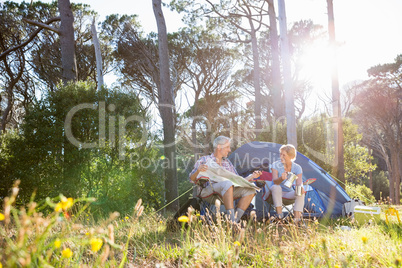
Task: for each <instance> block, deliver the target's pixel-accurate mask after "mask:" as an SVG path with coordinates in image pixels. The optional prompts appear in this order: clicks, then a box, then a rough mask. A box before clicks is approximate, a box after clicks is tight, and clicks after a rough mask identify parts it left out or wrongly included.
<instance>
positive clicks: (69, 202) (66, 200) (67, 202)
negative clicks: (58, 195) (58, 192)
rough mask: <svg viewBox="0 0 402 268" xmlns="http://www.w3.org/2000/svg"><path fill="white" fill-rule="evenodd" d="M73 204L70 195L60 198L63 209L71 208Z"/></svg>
mask: <svg viewBox="0 0 402 268" xmlns="http://www.w3.org/2000/svg"><path fill="white" fill-rule="evenodd" d="M73 204H74V199H72V198H71V197H69V198H65V197H64V198H62V199H61V205H62V207H63V209H64V210H67V209H69V208H71V207H72V206H73Z"/></svg>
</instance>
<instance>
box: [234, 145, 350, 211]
mask: <svg viewBox="0 0 402 268" xmlns="http://www.w3.org/2000/svg"><path fill="white" fill-rule="evenodd" d="M280 147H281V144H276V143H271V142H258V141H254V142H250V143H247V144H245V145H243V146H241V147H240V148H238V149H237V150H235V151H234V152H233V153H231V154H230V156H229V160H230V161H231V162H232V163H233V165H234V166H235V167H236V169H237V171H238V173H239V174H240V175H242V176H246V175H248V174H250V173H251V172H253V171H254V170H256V169H258V168H260V167H264V166H268V165H269V169H270V168H271V164H272V163H273V162H275V161H277V160H279V148H280ZM295 162H296V163H297V164H299V165H300V166H301V167H302V168H303V182H304V181H306V180H307V179H311V178H315V179H316V181H315V182H314V183H312V184H310V185H307V186H306V187H305V190H306V191H307V193H306V199H305V205H304V210H305V212H306V213H304V216H310V217H322V216H324V215H327V214H328V213H330V214H329V216H330V217H339V216H342V206H343V204H344V203H345V202H347V201H349V200H350V197H349V196H348V194H347V193H346V192H345V190H344V189H343V188H342V187H341V186H340V185H339V184H338V183H337V182H336V181H335V180H334V179H333V178H332V177H331V176H330V175H329V174H328V173H327V172H325V171H324V170H323V169H322V168H321V167H320V166H318V165H317V164H316V163H314V162H313V161H312V160H310V159H309V158H308V157H306V156H304V155H303V154H301V153H299V152H298V153H297V156H296V160H295ZM262 206H264V204H263V201H262V198H261V193H259V194H257V198H256V208H257V210H258V209H261V207H262Z"/></svg>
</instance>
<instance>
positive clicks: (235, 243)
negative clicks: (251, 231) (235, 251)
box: [233, 241, 241, 247]
mask: <svg viewBox="0 0 402 268" xmlns="http://www.w3.org/2000/svg"><path fill="white" fill-rule="evenodd" d="M233 244H234V245H235V246H238V247H240V245H241V244H240V242H239V241H234V242H233Z"/></svg>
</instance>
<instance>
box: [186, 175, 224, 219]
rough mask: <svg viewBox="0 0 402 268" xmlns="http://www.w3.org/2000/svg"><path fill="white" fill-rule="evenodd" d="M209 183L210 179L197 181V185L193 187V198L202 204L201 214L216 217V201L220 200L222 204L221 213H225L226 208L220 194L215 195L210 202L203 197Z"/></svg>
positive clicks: (203, 178) (202, 178)
mask: <svg viewBox="0 0 402 268" xmlns="http://www.w3.org/2000/svg"><path fill="white" fill-rule="evenodd" d="M207 181H208V178H205V177H201V178H199V179H198V180H197V182H196V183H195V185H194V186H193V198H196V199H197V200H198V202H199V204H200V214H201V215H205V216H207V215H208V214H209V215H208V216H210V217H211V216H212V217H213V216H215V214H216V211H217V209H216V206H215V202H216V200H219V201H220V202H221V206H220V208H219V211H220V212H225V211H226V209H225V206H224V204H223V199H222V197H221V196H220V195H219V194H218V193H215V194H213V195H212V196H211V197H210V198H209V200H208V201H210V202H208V201H206V200H205V199H204V198H202V197H201V193H202V190H203V189H204V188H205V187H206V183H207Z"/></svg>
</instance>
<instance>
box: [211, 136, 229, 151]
mask: <svg viewBox="0 0 402 268" xmlns="http://www.w3.org/2000/svg"><path fill="white" fill-rule="evenodd" d="M230 141H231V139H230V138H228V137H226V136H219V137H217V138H216V139H215V140H214V143H213V146H214V149H216V148H218V145H224V144H226V143H227V142H230Z"/></svg>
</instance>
